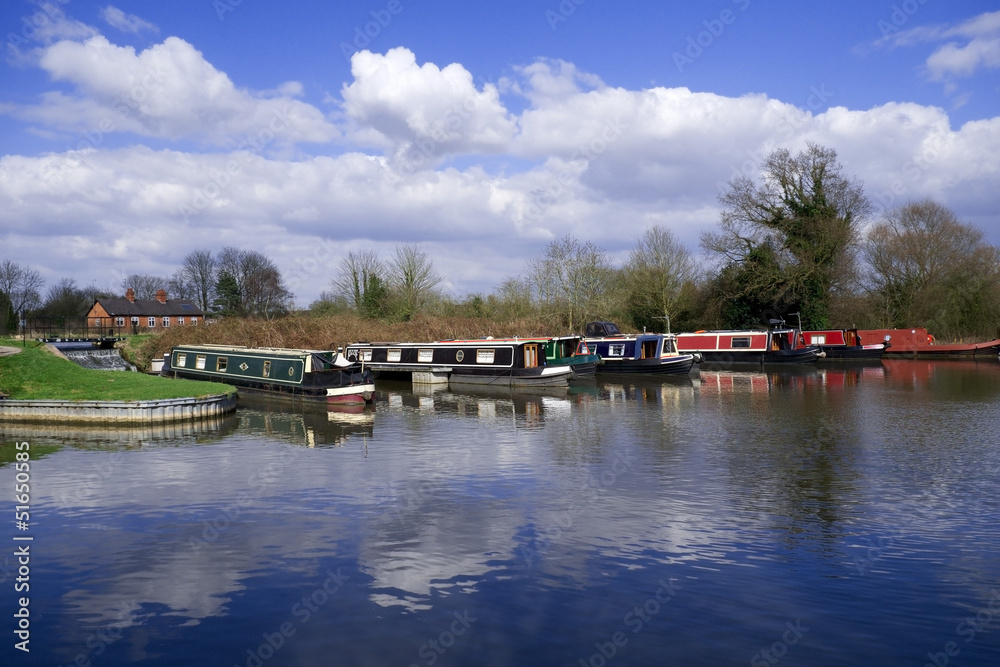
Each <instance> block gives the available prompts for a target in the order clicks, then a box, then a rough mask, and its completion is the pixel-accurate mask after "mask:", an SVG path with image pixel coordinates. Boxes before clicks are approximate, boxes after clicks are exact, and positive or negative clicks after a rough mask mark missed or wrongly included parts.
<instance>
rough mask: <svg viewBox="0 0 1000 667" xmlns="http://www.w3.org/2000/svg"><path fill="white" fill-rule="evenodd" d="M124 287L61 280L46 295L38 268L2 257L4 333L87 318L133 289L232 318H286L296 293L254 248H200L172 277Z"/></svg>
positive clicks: (0, 318)
mask: <svg viewBox="0 0 1000 667" xmlns="http://www.w3.org/2000/svg"><path fill="white" fill-rule="evenodd" d="M120 284H121V291H119V292H112V291H110V290H108V289H106V288H102V287H99V286H97V285H93V284H91V285H88V286H86V287H80V286H78V285H77V283H76V281H75V280H74V279H73V278H61V279H60V280H59V281H58V282H56V283H55V284H54V285H52V286H50V287H49V289H48V290H47V291H46V292H45V294H44V295H43V294H42V288H43V287H44V285H45V282H44V280H43V279H42V277H41V274H39V272H38V271H37V270H35V269H32V268H30V267H27V266H23V265H21V264H18V263H16V262H14V261H12V260H9V259H5V260H2V261H0V333H9V332H12V331H14V330H15V329H16V328H17V322H18V320H19V317H20V316H21V315H22V314H23V316H25V317H28V318H45V319H48V320H55V321H64V320H72V319H77V318H81V317H83V316H84V315H85V314H86V313H87V312H88V311H89V310H90V307H91V306H92V305H93V304H94V301H96V300H99V299H111V298H117V299H120V298H122V297H123V296H124V294H125V292H126V291H127V290H128V289H131V290H133V292H134V294H135V298H136V299H140V300H151V299H155V298H156V292H157V291H158V290H161V289H162V290H166V292H167V295H168V297H169V298H170V299H181V300H188V301H191V302H193V303H194V304H196V305H197V306H198V307H199V308H200V309H201V310H202V311H203V312H205V313H208V314H211V315H213V316H219V317H227V316H236V317H267V318H273V317H282V316H285V315H288V314H289V313H290V312H291V310H292V304H293V295H292V293H291V292H290V291H289V290H288V289H287V287H286V286H285V282H284V279H283V278H282V275H281V272H280V271H279V270H278V268H277V266H276V265H275V264H274V262H273V261H272V260H271V259H270V258H269V257H267V256H266V255H264V254H263V253H260V252H257V251H255V250H241V249H239V248H234V247H225V248H223V249H222V250H221V251H220V252H219V253H218V254H217V255H214V256H213V255H212V252H211V251H209V250H195V251H193V252H191V253H189V254H188V255H187V256H185V258H184V261H183V264H182V265H181V266H180V268H178V269H177V270H176V271H175V272H174V273H173V275H171V276H170V277H166V276H157V275H151V274H145V273H131V274H128V275H126V276H125V277H124V278H122V279H121V283H120Z"/></svg>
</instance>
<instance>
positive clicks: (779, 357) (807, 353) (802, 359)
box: [701, 348, 820, 366]
mask: <svg viewBox="0 0 1000 667" xmlns="http://www.w3.org/2000/svg"><path fill="white" fill-rule="evenodd" d="M701 356H702V359H703V363H705V364H716V365H725V364H752V365H754V366H760V365H762V364H814V363H816V362H817V361H818V360H819V359H820V354H819V350H818V349H816V348H801V349H796V350H768V351H753V352H733V351H726V352H713V351H712V350H701Z"/></svg>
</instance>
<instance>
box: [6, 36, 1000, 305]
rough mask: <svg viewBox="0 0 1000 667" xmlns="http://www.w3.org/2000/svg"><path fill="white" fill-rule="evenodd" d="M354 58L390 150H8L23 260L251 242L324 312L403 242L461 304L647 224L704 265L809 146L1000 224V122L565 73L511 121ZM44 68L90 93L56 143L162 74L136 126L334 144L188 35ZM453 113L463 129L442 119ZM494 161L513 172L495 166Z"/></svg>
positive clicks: (75, 49) (49, 274) (880, 186)
mask: <svg viewBox="0 0 1000 667" xmlns="http://www.w3.org/2000/svg"><path fill="white" fill-rule="evenodd" d="M352 64H353V68H354V80H353V81H352V82H350V83H349V84H347V85H345V86H344V88H343V96H344V97H343V116H344V118H346V119H348V121H349V123H350V132H351V137H352V138H353V139H354V140H355V141H358V140H359V137H364V138H366V139H367V140H368V141H371V142H372V144H373V145H375V146H376V147H378V148H379V149H384V150H385V154H384V155H379V154H369V153H365V152H361V151H358V152H348V153H343V154H340V155H333V156H315V157H309V156H308V155H305V154H302V153H299V154H296V156H295V159H290V158H288V157H287V156H285V155H281V154H277V153H276V152H275V151H271V150H269V148H270V146H272V145H274V144H277V143H278V142H279V141H281V140H282V137H279V136H278V135H279V134H280V133H279V132H277V131H272V132H271V136H270V137H269V138H267V140H266V141H263V142H262V145H260V146H245V147H242V148H241V149H234V148H232V147H231V146H227V147H226V148H224V149H217V150H215V151H214V152H210V153H197V152H187V151H180V150H153V149H151V148H148V147H144V146H141V145H138V146H132V147H126V148H114V149H113V148H111V147H109V146H108V145H107V144H105V143H102V142H100V141H91V140H89V139H88V140H87V141H85V142H82V145H81V147H80V149H79V150H70V151H66V152H63V153H57V154H51V155H45V156H40V157H28V156H17V155H7V156H5V157H3V158H0V230H3V232H2V234H3V241H2V242H3V248H4V255H5V256H9V257H13V258H16V259H17V261H23V262H28V263H31V264H32V265H35V266H38V267H39V268H40V270H42V271H43V274H44V275H45V277H46V278H47V279H48V280H49V281H50V284H51V283H52V282H55V281H56V280H58V278H60V277H62V276H73V277H75V278H76V279H77V281H78V283H80V284H87V283H89V282H92V281H96V282H97V283H98V284H102V285H107V286H108V287H109V288H113V287H114V288H116V286H117V284H118V282H120V277H121V276H122V275H124V274H127V273H135V272H142V273H153V274H160V275H169V274H171V273H173V271H174V269H175V268H176V267H177V266H178V265H179V264H180V262H181V261H182V259H183V257H184V255H185V254H187V253H188V252H190V251H192V250H196V249H208V250H214V251H217V250H218V249H221V248H222V247H224V246H227V245H233V246H238V247H246V248H252V249H255V250H260V251H262V252H265V253H266V254H268V256H270V257H272V258H273V259H274V261H275V262H276V264H277V265H278V266H279V267H280V268H281V269H282V272H283V273H284V275H285V276H286V278H287V279H288V280H289V282H290V284H291V287H292V290H293V291H294V292H295V293H296V295H297V296H298V302H299V303H300V305H306V304H308V303H309V302H310V301H312V300H313V299H315V298H316V297H317V296H318V294H319V293H320V292H321V291H322V290H324V289H327V287H328V284H329V281H330V279H331V278H332V277H333V275H334V273H335V271H336V266H337V264H338V262H339V260H340V258H341V257H343V256H344V255H345V254H346V253H347V252H348V251H350V250H355V249H358V248H374V249H376V250H377V251H379V252H381V253H382V254H383V255H388V254H391V252H392V249H393V246H394V245H395V244H396V243H399V242H419V243H423V244H424V247H425V248H426V249H427V250H428V252H429V253H430V254H431V256H432V257H433V258H434V260H435V263H436V264H437V267H438V269H439V271H440V272H441V273H442V274H443V275H445V276H447V279H448V280H447V285H448V287H449V288H450V289H452V290H453V291H454V292H455V293H456V294H464V293H467V292H469V291H489V290H490V289H492V287H493V286H495V285H498V284H499V283H500V282H501V281H502V280H503V279H504V278H506V277H508V276H511V275H515V274H517V273H519V272H520V271H521V270H522V268H523V265H524V261H525V260H526V259H527V258H529V257H531V256H533V255H535V254H538V253H539V252H541V250H542V249H543V247H544V245H545V243H546V242H547V241H548V240H550V239H552V238H556V237H559V236H562V235H564V234H573V235H574V236H576V237H577V238H580V239H584V240H591V241H594V242H595V243H597V244H599V245H601V246H603V247H605V248H606V249H607V250H608V251H609V252H611V253H613V254H615V255H616V256H623V255H624V253H625V252H626V251H627V250H628V249H629V248H631V247H633V246H634V243H635V241H636V239H637V238H638V237H639V236H640V234H641V233H642V232H643V231H644V229H646V228H647V227H648V226H649V225H651V224H665V225H667V226H669V227H670V228H671V229H673V230H674V231H675V233H677V234H678V236H679V237H680V239H681V240H682V241H683V242H684V243H685V244H686V245H687V246H688V247H689V249H691V250H693V251H695V250H697V244H698V238H699V235H700V233H701V232H702V231H705V230H708V229H711V228H713V227H714V226H715V225H716V224H717V221H718V218H719V207H718V203H717V195H718V193H719V188H720V186H724V185H725V183H726V182H727V181H729V179H730V178H732V177H733V176H734V175H741V174H742V175H747V176H751V177H753V176H756V175H757V173H758V171H759V169H760V165H761V162H762V161H763V159H764V157H765V156H766V155H767V154H768V153H769V152H770V151H771V150H773V149H775V148H778V147H787V148H790V149H792V150H797V149H799V148H801V147H804V146H805V144H806V142H808V141H813V142H816V143H819V144H822V145H824V146H830V147H833V148H835V149H837V151H838V153H839V154H840V157H841V160H842V162H843V164H844V167H845V171H846V172H847V173H849V174H852V175H856V176H858V177H859V178H861V179H862V180H863V181H864V183H865V186H866V189H867V191H868V192H869V194H870V195H871V196H872V197H873V198H874V199H875V200H876V202H877V203H878V204H879V205H880V206H885V207H889V206H894V205H897V204H900V203H903V202H904V201H907V200H909V199H917V198H921V197H933V198H936V199H938V200H940V201H941V202H942V203H943V204H945V205H946V206H949V207H951V208H953V209H954V210H955V211H956V213H957V214H958V215H959V217H960V218H961V219H963V220H966V221H968V222H972V223H975V224H981V225H982V222H983V221H985V220H988V219H990V218H988V217H987V216H990V215H995V214H994V213H992V212H993V211H995V209H996V204H997V199H996V197H997V195H996V187H995V184H996V182H997V181H998V179H1000V157H998V156H1000V117H998V118H994V119H989V120H983V121H978V122H974V123H968V124H966V125H965V126H963V127H961V128H958V129H953V128H952V127H951V126H950V120H949V117H948V115H947V114H946V113H945V112H944V111H943V110H941V109H938V108H935V107H928V106H922V105H918V104H903V103H892V104H886V105H882V106H879V107H875V108H872V109H868V110H852V109H847V108H843V107H834V108H830V109H828V110H827V111H825V112H823V113H820V114H813V113H810V112H807V111H803V110H801V109H799V108H797V107H795V106H794V105H792V104H788V103H785V102H782V101H780V100H775V99H770V98H768V97H766V96H763V95H748V96H743V97H736V98H734V97H725V96H722V95H716V94H712V93H699V92H692V91H691V90H688V89H686V88H662V87H661V88H651V89H646V90H628V89H624V88H616V87H608V86H605V85H603V84H600V83H599V81H597V80H596V79H594V78H592V77H589V76H588V75H586V74H583V73H580V72H578V71H577V70H576V68H575V67H573V66H572V65H570V64H567V63H553V62H550V61H544V62H540V63H538V64H537V66H528V67H525V68H523V69H521V70H519V71H518V73H517V78H515V79H512V80H510V81H508V82H507V83H506V84H505V86H506V89H507V90H509V91H511V92H517V93H518V94H521V95H524V96H525V97H526V98H528V99H529V100H531V104H530V107H529V108H528V109H526V110H524V111H523V112H521V113H520V114H514V113H512V112H510V111H509V110H508V109H507V108H506V107H505V106H504V104H503V103H502V99H501V97H500V94H499V90H498V89H497V88H496V87H494V86H492V85H489V84H486V85H483V86H478V87H477V86H476V85H475V84H474V83H473V80H472V76H471V74H470V73H469V72H468V71H467V70H466V69H464V68H463V67H461V66H460V65H449V66H447V67H444V68H439V67H438V66H436V65H434V64H431V63H427V64H424V65H418V64H417V62H416V59H415V58H414V57H413V54H412V53H411V52H409V51H407V50H406V49H395V50H393V51H390V52H389V53H387V54H385V55H377V54H371V53H368V52H361V53H359V54H356V55H355V57H354V61H353V63H352ZM44 66H45V68H46V69H47V71H49V72H51V73H52V75H53V76H54V77H56V78H58V79H59V80H62V81H67V82H71V83H72V84H73V86H74V87H75V90H76V91H77V92H76V93H75V94H68V93H62V92H52V93H49V94H48V95H46V96H45V97H44V98H43V99H42V101H41V103H40V104H39V105H38V106H37V107H36V108H35V109H34V111H33V113H34V116H33V122H34V123H36V124H37V125H38V126H39V130H38V131H44V132H51V131H59V130H62V129H66V128H73V127H80V126H81V124H82V127H84V128H89V127H99V126H98V125H96V124H95V123H99V122H100V121H101V119H102V118H104V117H105V115H104V114H107V112H108V110H109V109H113V108H114V102H115V99H116V97H120V96H121V95H122V94H129V91H131V90H133V89H134V88H135V87H136V86H142V85H143V80H144V77H145V76H147V75H148V76H150V77H153V81H155V83H156V86H154V87H153V89H152V90H150V91H148V95H147V96H146V97H144V99H143V100H139V102H141V104H139V105H138V106H137V109H136V111H135V112H134V113H132V114H131V115H128V114H126V115H125V116H123V117H118V116H113V117H112V118H114V120H115V122H116V124H118V126H119V128H120V129H122V130H124V129H130V130H131V131H134V132H136V133H139V134H147V135H151V136H157V137H165V138H174V137H188V136H199V135H197V134H196V133H198V132H200V133H201V134H200V136H203V137H205V138H206V139H211V140H212V141H214V142H216V143H219V144H223V145H225V141H227V140H230V139H232V138H233V137H239V136H241V133H246V132H252V131H253V128H254V123H255V122H261V119H263V122H264V125H263V127H267V125H266V120H267V115H266V114H267V113H269V112H270V111H271V110H272V109H273V108H275V105H277V108H279V109H282V108H285V105H288V106H289V107H291V108H292V109H293V110H297V111H296V113H298V114H299V115H298V116H297V117H291V118H290V119H289V120H288V121H287V128H288V129H287V132H288V141H289V142H291V141H302V140H303V138H304V137H311V136H318V137H323V136H329V135H331V134H332V133H333V132H334V128H333V126H332V125H331V124H330V123H329V122H328V121H327V120H325V119H323V118H322V116H321V114H319V112H318V111H317V110H316V109H314V108H313V107H309V106H308V105H304V104H302V103H300V102H298V101H297V100H295V99H293V98H294V97H295V96H298V95H300V94H301V93H302V87H301V85H300V84H298V83H297V82H288V83H284V84H280V85H279V86H277V87H276V88H275V89H274V90H272V91H269V92H267V93H256V94H251V93H249V92H247V91H243V90H239V89H237V88H236V87H235V86H234V85H233V83H232V82H231V81H230V79H229V78H228V77H227V76H226V75H225V74H224V73H222V72H219V71H217V70H215V68H213V67H212V66H211V65H210V64H208V63H207V62H205V60H204V59H203V58H202V57H201V54H200V53H198V52H197V51H195V50H194V49H193V48H192V47H191V46H190V45H188V44H187V43H186V42H183V41H182V40H179V39H177V38H168V39H167V40H165V41H164V42H163V43H162V44H159V45H156V46H154V47H152V48H150V49H147V50H146V51H143V52H141V53H139V54H136V53H135V52H134V51H132V50H131V49H128V48H122V47H115V46H112V45H111V44H109V43H108V42H107V40H104V39H103V38H91V39H90V40H87V41H86V42H84V43H71V42H60V43H58V44H55V45H53V46H52V47H51V48H50V49H49V50H48V51H47V52H46V54H45V58H44ZM466 100H472V101H473V102H474V103H469V104H468V106H467V107H466V106H461V105H463V102H464V101H466ZM295 105H300V106H295ZM456 105H459V107H458V108H462V109H466V110H467V111H468V113H466V114H464V115H463V114H460V113H458V112H457V111H456ZM7 108H8V109H9V108H10V106H9V105H8V107H7ZM452 112H454V113H455V117H454V118H453V121H454V122H453V123H451V124H446V125H444V126H440V125H439V124H437V123H438V121H439V120H440V119H442V118H450V116H449V115H448V114H449V113H452ZM67 114H73V116H75V117H76V118H77V119H80V120H79V123H78V124H77V125H73V124H71V123H69V121H68V120H67ZM244 116H246V117H249V118H251V119H254V120H253V122H249V124H248V121H247V120H246V118H244ZM257 127H261V126H260V125H258V126H257ZM84 136H86V135H84ZM428 141H429V142H432V143H431V144H430V149H429V151H430V152H429V157H428V159H427V161H426V163H425V164H423V165H421V168H420V169H414V168H413V164H412V162H407V160H406V159H405V158H406V155H407V151H408V150H409V151H413V150H418V149H419V147H420V146H421V142H425V144H424V145H426V142H428ZM269 142H270V143H269ZM484 153H492V154H494V155H495V156H497V157H496V158H495V160H497V162H498V163H499V164H500V166H499V167H495V168H492V169H487V168H486V166H485V162H484V160H483V158H482V154H484ZM442 158H450V159H452V162H450V163H447V162H445V163H444V166H442V164H441V163H438V160H439V159H442ZM477 163H483V166H480V164H477ZM489 164H490V165H491V166H494V165H493V163H489ZM435 165H436V166H435ZM458 165H462V166H458ZM469 165H472V166H469ZM986 231H987V233H988V234H989V233H991V232H990V231H989V229H987V230H986ZM994 233H1000V232H996V230H995V231H994ZM991 240H992V241H993V242H994V243H1000V236H998V237H996V238H992V239H991Z"/></svg>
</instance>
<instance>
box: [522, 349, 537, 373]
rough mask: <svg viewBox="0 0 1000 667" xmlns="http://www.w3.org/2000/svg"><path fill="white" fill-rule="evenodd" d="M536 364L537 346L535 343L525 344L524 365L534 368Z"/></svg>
mask: <svg viewBox="0 0 1000 667" xmlns="http://www.w3.org/2000/svg"><path fill="white" fill-rule="evenodd" d="M537 365H538V346H537V345H525V346H524V367H525V368H534V367H535V366H537Z"/></svg>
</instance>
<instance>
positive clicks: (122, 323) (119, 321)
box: [115, 317, 125, 327]
mask: <svg viewBox="0 0 1000 667" xmlns="http://www.w3.org/2000/svg"><path fill="white" fill-rule="evenodd" d="M115 324H117V325H118V326H120V327H123V326H125V318H124V317H116V318H115Z"/></svg>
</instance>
